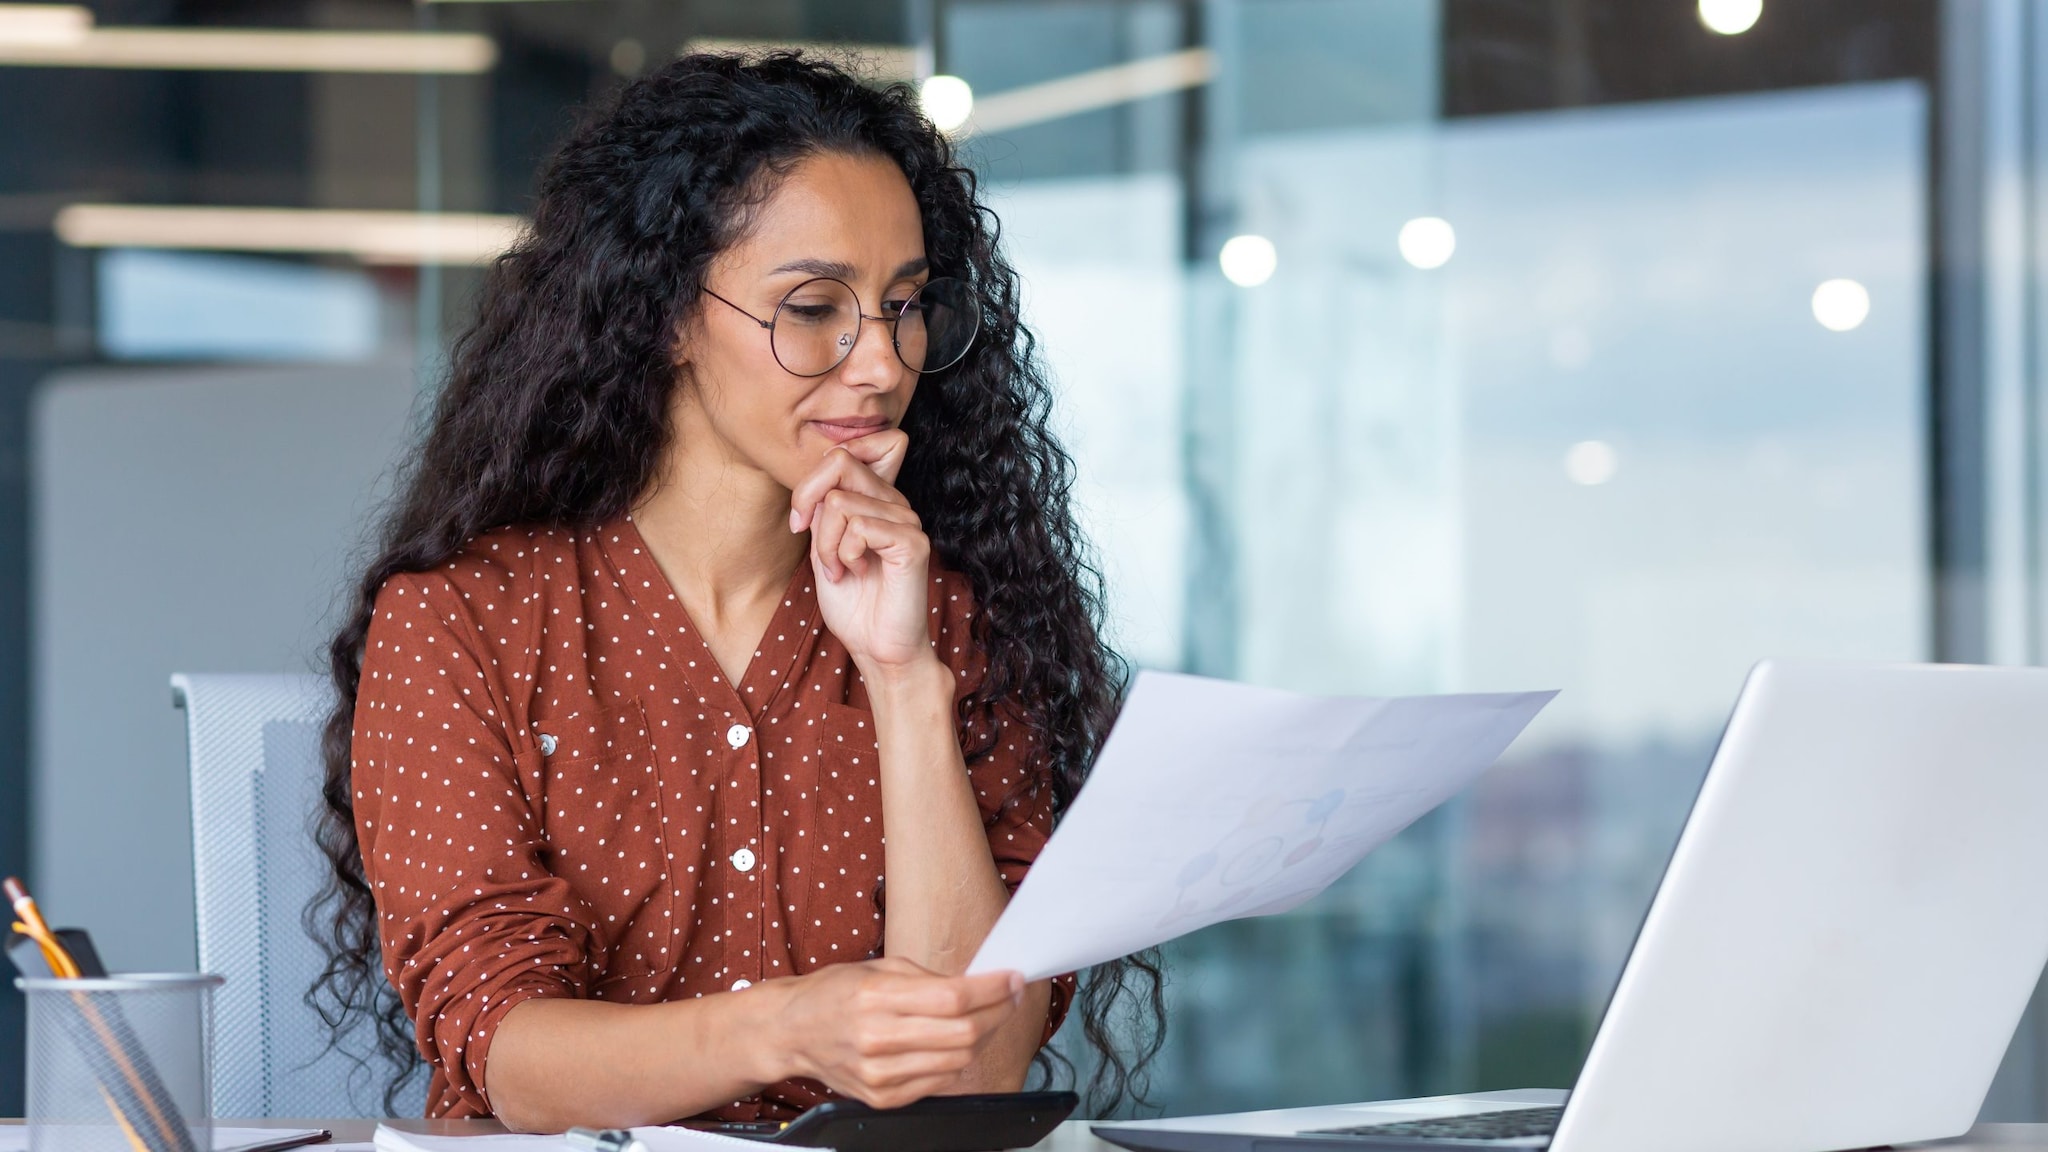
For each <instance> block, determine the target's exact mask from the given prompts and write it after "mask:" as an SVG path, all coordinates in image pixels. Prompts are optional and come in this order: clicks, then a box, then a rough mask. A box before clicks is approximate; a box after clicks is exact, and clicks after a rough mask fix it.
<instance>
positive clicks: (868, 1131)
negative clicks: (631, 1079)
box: [688, 1092, 1081, 1152]
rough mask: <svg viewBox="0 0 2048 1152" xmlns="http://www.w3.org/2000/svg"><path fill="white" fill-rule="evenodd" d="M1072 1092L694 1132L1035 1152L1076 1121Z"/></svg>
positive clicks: (884, 1148) (838, 1111)
mask: <svg viewBox="0 0 2048 1152" xmlns="http://www.w3.org/2000/svg"><path fill="white" fill-rule="evenodd" d="M1080 1103H1081V1098H1080V1097H1079V1096H1076V1095H1075V1094H1074V1093H1072V1092H1004V1093H1000V1094H995V1095H988V1096H927V1097H925V1098H924V1099H922V1100H919V1101H917V1102H916V1103H915V1104H907V1105H905V1106H903V1107H901V1108H870V1107H868V1106H867V1105H865V1104H862V1103H859V1102H857V1101H853V1100H832V1101H828V1102H826V1103H824V1104H820V1105H818V1106H817V1107H816V1108H813V1109H811V1110H810V1111H808V1112H806V1113H804V1114H803V1115H801V1116H799V1117H797V1118H796V1119H794V1120H792V1121H790V1122H789V1123H788V1124H776V1123H772V1122H760V1123H752V1124H747V1123H740V1124H690V1125H688V1127H691V1128H696V1129H698V1130H700V1131H705V1132H716V1133H718V1134H719V1135H722V1136H741V1137H745V1138H747V1139H750V1140H759V1141H761V1142H762V1143H764V1144H782V1145H786V1146H791V1147H799V1148H833V1149H837V1152H1002V1150H1003V1149H1006V1148H1029V1147H1031V1146H1032V1145H1033V1144H1036V1143H1038V1142H1039V1141H1040V1140H1043V1139H1045V1138H1046V1137H1047V1136H1049V1135H1051V1134H1052V1130H1053V1129H1054V1128H1057V1127H1059V1124H1060V1121H1062V1120H1065V1119H1066V1118H1067V1117H1068V1116H1070V1115H1072V1114H1073V1111H1074V1109H1075V1108H1076V1107H1078V1106H1079V1105H1080Z"/></svg>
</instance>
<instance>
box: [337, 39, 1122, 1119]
mask: <svg viewBox="0 0 2048 1152" xmlns="http://www.w3.org/2000/svg"><path fill="white" fill-rule="evenodd" d="M1016 313H1017V288H1016V278H1015V275H1014V273H1012V271H1011V270H1010V269H1009V267H1008V266H1007V265H1006V264H1005V263H1004V262H1003V260H1002V258H1001V257H1000V256H999V255H998V253H997V251H996V243H995V235H994V221H993V218H992V216H990V214H989V213H988V212H987V210H986V209H983V208H982V207H980V206H979V205H978V204H977V203H976V202H975V198H974V187H973V181H972V178H971V176H970V175H969V173H968V172H966V171H965V170H964V169H962V168H959V167H957V166H956V165H955V164H954V162H953V159H952V155H951V152H950V149H949V147H948V146H947V144H946V141H945V140H944V138H943V137H942V136H941V135H940V134H939V133H938V132H936V131H935V130H934V129H933V128H932V126H931V125H930V123H929V122H927V121H926V120H925V119H924V118H923V116H922V115H921V113H920V112H919V111H918V108H917V105H916V101H915V99H914V97H913V96H912V95H911V94H910V92H909V91H908V89H906V88H904V87H902V86H897V87H894V88H890V89H885V90H876V89H871V88H868V87H865V86H863V85H862V84H860V83H858V82H857V81H856V80H854V79H853V78H851V77H849V76H848V75H846V74H845V73H843V72H842V71H840V70H838V69H837V68H835V67H833V66H831V65H828V64H824V63H820V62H817V61H813V60H806V59H803V58H801V57H799V56H796V55H792V54H778V55H774V56H770V57H768V58H766V59H764V60H761V61H759V62H755V63H746V62H743V61H740V60H738V59H735V58H730V57H720V56H692V57H688V58H685V59H682V60H680V61H677V62H676V63H674V64H671V65H669V66H668V67H666V68H664V69H662V70H661V71H659V72H658V73H656V74H654V75H652V76H649V77H647V78H646V79H643V80H641V81H639V82H637V83H634V84H632V85H630V86H628V87H627V88H626V89H625V90H624V91H623V92H622V93H621V94H620V96H619V97H618V98H617V100H616V101H615V103H614V104H613V105H612V106H611V107H610V108H609V109H607V110H606V111H605V112H603V113H602V114H601V115H599V116H597V117H595V118H594V119H592V120H591V121H590V122H589V123H588V124H587V125H585V126H584V127H583V128H582V129H581V130H580V131H579V132H578V133H577V134H576V135H575V136H574V137H573V138H572V139H571V140H570V141H569V142H568V143H567V144H566V145H565V146H564V147H563V148H562V150H561V151H560V153H559V154H558V155H557V156H556V157H555V159H554V160H553V161H552V163H551V164H550V166H549V168H548V170H547V172H546V174H545V176H544V178H543V181H542V185H541V190H540V195H539V199H538V203H537V205H536V211H535V219H534V227H533V231H532V234H531V236H530V237H529V238H528V239H526V240H525V241H524V242H522V243H521V244H520V245H519V246H518V247H517V248H516V249H515V250H514V251H512V252H511V253H510V254H508V255H507V256H505V257H503V258H502V259H501V260H500V261H499V262H498V264H497V266H496V267H495V269H494V270H493V272H492V274H491V277H490V280H489V282H488V284H487V286H486V288H485V290H484V294H483V299H482V304H481V315H480V317H479V319H478V321H477V323H476V325H475V327H474V328H473V329H472V330H471V331H469V332H468V333H467V334H466V335H465V336H464V337H463V338H462V339H461V341H459V343H458V344H457V347H456V351H455V361H454V368H453V372H452V379H451V381H450V383H449V385H448V387H447V389H446V390H445V391H444V392H443V394H442V396H441V398H440V401H439V405H438V408H437V411H436V413H435V417H434V421H433V424H432V427H431V429H430V430H429V432H428V435H427V437H426V442H425V445H424V447H423V450H422V452H421V455H420V458H419V461H418V463H417V465H416V467H415V469H414V471H413V472H412V474H411V475H410V476H409V478H408V481H407V484H406V486H405V488H404V491H403V493H402V494H401V497H400V499H399V500H398V502H397V504H396V506H395V508H394V510H393V512H392V513H391V516H390V519H389V521H388V523H387V524H386V526H385V531H384V533H383V537H382V551H381V554H380V555H379V556H378V557H377V558H376V560H375V561H374V562H373V563H372V564H371V565H370V567H369V570H368V572H367V573H366V575H365V576H364V578H363V580H362V582H361V584H360V585H359V587H358V590H357V593H356V598H355V602H354V606H353V611H352V614H351V616H350V618H349V620H348V622H347V624H346V626H345V627H343V629H342V630H341V632H340V634H339V635H338V636H337V638H336V639H335V641H334V645H333V649H332V655H333V666H334V676H335V681H336V684H337V686H338V688H339V690H340V703H339V706H338V707H337V709H336V711H335V713H334V716H333V717H332V719H331V720H330V722H329V724H328V727H327V733H326V745H325V758H326V765H327V783H326V800H327V811H326V812H325V813H324V815H323V824H322V828H321V842H322V846H323V849H324V850H325V851H326V852H327V854H328V856H329V858H330V859H331V860H332V862H333V865H334V881H333V886H332V890H331V892H330V894H329V900H330V903H331V905H332V912H333V925H334V927H333V931H332V933H331V935H330V938H329V941H328V943H329V945H330V964H329V968H328V972H327V974H326V977H325V978H324V979H323V982H322V985H321V990H322V991H323V993H324V995H325V996H326V997H327V998H328V1001H329V1003H330V1004H331V1005H332V1006H333V1007H334V1008H336V1009H338V1010H339V1013H340V1014H339V1015H337V1016H334V1017H333V1018H334V1019H336V1021H337V1026H338V1027H343V1028H345V1027H346V1026H347V1024H348V1022H349V1019H350V1014H351V1013H352V1012H362V1011H371V1012H374V1013H375V1014H376V1015H377V1017H378V1020H379V1024H380V1032H381V1037H382V1040H383V1043H384V1045H385V1047H386V1049H387V1051H405V1050H406V1046H407V1045H408V1043H409V1042H413V1038H414V1037H416V1043H417V1051H418V1053H419V1054H420V1056H421V1057H423V1058H424V1061H425V1063H426V1065H427V1067H428V1069H429V1070H430V1073H431V1083H430V1087H429V1093H428V1113H429V1115H437V1116H475V1115H496V1116H498V1117H499V1118H501V1119H502V1120H504V1121H505V1122H506V1123H507V1124H508V1125H511V1126H513V1127H515V1128H524V1129H561V1128H563V1127H566V1126H568V1125H571V1124H598V1125H626V1124H637V1123H650V1122H661V1121H666V1120H671V1119H675V1118H678V1117H687V1116H706V1117H715V1118H720V1119H729V1120H736V1119H788V1118H790V1117H792V1116H794V1115H796V1114H797V1113H798V1112H800V1111H801V1110H803V1109H804V1108H806V1107H809V1106H811V1105H813V1104H815V1103H817V1102H819V1101H821V1100H824V1099H827V1098H830V1096H831V1095H833V1094H835V1093H837V1094H843V1095H846V1096H851V1097H856V1098H859V1099H862V1100H865V1101H868V1102H870V1103H873V1104H877V1105H881V1106H893V1105H900V1104H903V1103H906V1102H908V1101H910V1100H914V1099H917V1098H919V1097H922V1096H925V1095H931V1094H938V1093H958V1092H975V1091H1010V1090H1015V1089H1017V1088H1018V1087H1020V1086H1021V1085H1022V1083H1023V1082H1024V1078H1025V1073H1026V1071H1027V1069H1028V1067H1029V1066H1030V1065H1031V1064H1032V1062H1033V1060H1034V1057H1035V1056H1036V1055H1038V1054H1039V1051H1040V1048H1041V1046H1042V1045H1043V1044H1044V1043H1045V1042H1046V1041H1047V1040H1048V1039H1049V1038H1050V1037H1051V1036H1052V1034H1053V1032H1054V1031H1055V1030H1056V1029H1057V1028H1058V1027H1059V1024H1060V1022H1061V1019H1062V1017H1063V1016H1064V1015H1065V1014H1066V1012H1067V1008H1068V1004H1069V1001H1070V999H1071V998H1072V997H1073V995H1074V983H1073V981H1072V980H1071V978H1069V979H1063V980H1060V981H1054V982H1049V983H1039V984H1034V985H1031V986H1028V987H1027V986H1025V985H1024V984H1023V983H1022V981H1021V980H1020V979H1019V978H1018V977H1016V975H1015V974H1013V973H993V974H986V975H977V976H972V977H969V976H964V975H962V973H963V972H964V970H965V968H966V965H967V963H968V961H969V960H970V959H971V958H972V956H973V954H974V951H975V949H976V947H977V946H978V945H979V943H980V941H981V940H982V938H983V937H984V935H985V934H986V933H987V931H988V929H989V927H990V926H991V925H992V924H993V923H994V921H995V918H996V917H997V915H998V914H999V913H1000V912H1001V910H1002V907H1003V904H1004V902H1005V901H1006V900H1007V899H1008V896H1009V893H1010V892H1012V891H1014V890H1015V888H1016V885H1017V884H1018V883H1019V882H1020V881H1021V880H1022V878H1023V875H1024V873H1025V871H1026V869H1027V868H1028V867H1029V865H1030V863H1031V861H1032V859H1033V858H1034V857H1035V856H1036V854H1037V852H1038V849H1039V848H1040V846H1041V845H1043V843H1044V842H1045V839H1046V837H1047V835H1048V834H1049V833H1050V830H1051V826H1052V821H1053V819H1054V818H1055V817H1056V815H1057V814H1058V813H1059V812H1060V811H1061V810H1062V808H1063V807H1064V806H1065V804H1066V803H1067V802H1068V801H1069V800H1070V799H1071V797H1072V796H1073V794H1074V792H1075V789H1076V788H1078V786H1079V784H1080V782H1081V779H1082V776H1083V773H1084V771H1085V768H1086V765H1087V763H1088V761H1089V760H1090V758H1091V757H1092V755H1093V752H1094V750H1095V749H1096V748H1097V746H1098V745H1099V742H1100V740H1101V738H1102V736H1103V735H1104V733H1105V731H1106V729H1107V727H1108V725H1109V723H1110V720H1111V718H1112V716H1113V714H1114V710H1115V706H1116V698H1117V690H1118V680H1117V675H1116V664H1115V661H1114V657H1113V656H1112V655H1111V654H1110V653H1109V652H1108V651H1107V650H1106V649H1105V648H1104V647H1103V645H1102V643H1101V641H1100V639H1099V637H1098V633H1097V630H1096V627H1095V622H1094V621H1095V612H1096V609H1097V599H1096V593H1095V589H1094V586H1093V582H1092V573H1091V572H1090V571H1089V570H1088V569H1087V568H1086V567H1085V565H1084V563H1083V560H1082V556H1081V548H1080V545H1079V542H1078V540H1077V537H1076V533H1075V530H1074V527H1073V524H1072V521H1071V518H1070V516H1069V512H1068V507H1067V499H1066V489H1067V483H1068V463H1067V459H1066V457H1065V456H1064V455H1063V453H1062V452H1061V451H1060V449H1059V447H1058V446H1057V445H1056V444H1055V443H1054V441H1053V440H1052V438H1051V437H1050V435H1049V434H1048V432H1047V430H1046V416H1047V407H1048V399H1047V392H1046V388H1045V385H1044V383H1043V381H1042V379H1041V378H1040V377H1039V375H1038V374H1037V371H1036V369H1035V367H1034V366H1033V365H1032V363H1031V360H1030V348H1031V341H1030V337H1029V335H1028V334H1027V333H1026V332H1025V331H1024V329H1023V328H1022V327H1021V326H1020V325H1019V324H1018V322H1017V315H1016ZM885 830H886V833H887V835H886V837H885V836H884V834H883V833H884V831H885ZM885 910H886V915H884V912H885ZM1141 967H1142V971H1143V974H1144V975H1146V976H1147V977H1149V979H1150V984H1149V991H1150V1007H1151V1009H1152V1011H1153V1014H1154V1016H1155V1018H1156V1014H1157V1007H1158V983H1157V973H1156V970H1154V969H1152V968H1151V967H1150V966H1149V965H1142V966H1141ZM1128 971H1129V969H1128V967H1125V966H1118V967H1114V968H1111V969H1108V970H1099V971H1098V972H1097V973H1095V974H1094V975H1093V978H1091V979H1090V980H1089V981H1088V982H1087V983H1086V986H1085V989H1084V991H1083V992H1082V994H1081V1003H1080V1007H1081V1009H1082V1013H1083V1015H1084V1016H1085V1018H1086V1031H1087V1033H1088V1036H1089V1039H1090V1040H1091V1042H1093V1043H1094V1044H1095V1045H1096V1047H1097V1048H1098V1050H1099V1052H1100V1059H1099V1061H1098V1064H1097V1067H1098V1075H1097V1077H1096V1088H1097V1089H1098V1092H1097V1096H1098V1104H1099V1105H1100V1104H1103V1103H1113V1102H1114V1100H1115V1098H1116V1097H1117V1096H1118V1095H1120V1094H1121V1092H1122V1090H1123V1088H1124V1086H1125V1083H1126V1078H1127V1071H1128V1070H1129V1068H1130V1066H1129V1065H1127V1063H1126V1061H1125V1059H1124V1057H1122V1056H1120V1055H1119V1054H1118V1052H1117V1051H1116V1050H1115V1048H1114V1047H1113V1046H1112V1045H1111V1044H1110V1043H1109V1036H1110V1031H1109V1029H1108V1025H1107V1022H1108V1018H1109V1016H1110V1015H1111V1012H1112V1009H1113V1008H1115V1006H1116V1003H1117V1000H1118V998H1119V995H1120V994H1121V993H1123V991H1124V988H1125V985H1124V979H1123V978H1124V976H1125V974H1126V973H1127V972H1128ZM387 979H388V981H389V985H388V986H387V985H386V984H385V981H386V980H387ZM394 990H395V998H394V996H393V991H394ZM408 1030H410V1033H411V1035H409V1034H408ZM1157 1044H1158V1039H1157V1035H1156V1032H1155V1033H1154V1035H1153V1038H1152V1041H1151V1046H1150V1049H1149V1050H1147V1051H1145V1052H1142V1053H1141V1054H1140V1061H1139V1062H1140V1063H1142V1060H1143V1059H1144V1058H1145V1057H1148V1056H1149V1055H1150V1050H1156V1048H1157Z"/></svg>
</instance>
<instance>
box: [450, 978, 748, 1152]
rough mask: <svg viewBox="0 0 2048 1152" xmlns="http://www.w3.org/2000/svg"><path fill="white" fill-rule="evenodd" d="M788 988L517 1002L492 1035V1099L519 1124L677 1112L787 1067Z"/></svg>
mask: <svg viewBox="0 0 2048 1152" xmlns="http://www.w3.org/2000/svg"><path fill="white" fill-rule="evenodd" d="M779 992H780V989H777V988H776V987H775V986H774V985H773V984H762V985H761V986H759V987H757V988H751V989H748V990H747V991H746V992H745V993H737V994H725V995H716V996H706V997H703V998H701V999H691V1000H677V1001H673V1002H670V1003H665V1004H607V1003H605V1002H603V1001H600V1000H555V999H534V1000H528V1001H526V1002H524V1003H522V1004H518V1005H515V1006H514V1007H513V1008H512V1010H511V1011H509V1012H507V1013H505V1016H504V1018H503V1019H502V1020H500V1021H499V1023H498V1034H497V1036H496V1037H495V1038H494V1039H493V1040H492V1041H491V1049H490V1056H489V1059H488V1061H487V1066H486V1068H485V1080H486V1083H485V1085H484V1088H485V1094H486V1095H487V1096H488V1097H489V1098H490V1104H491V1110H492V1111H493V1112H494V1113H495V1114H496V1115H497V1117H498V1118H499V1119H500V1120H501V1121H503V1122H504V1123H505V1125H506V1126H507V1127H509V1128H511V1129H513V1130H514V1131H524V1132H560V1131H563V1130H565V1129H567V1128H570V1127H572V1126H574V1125H578V1124H581V1125H588V1126H593V1127H612V1128H619V1127H629V1126H632V1125H635V1124H661V1123H666V1122H668V1121H670V1120H675V1119H679V1118H681V1117H684V1116H694V1115H696V1114H697V1113H699V1112H703V1111H705V1110H706V1109H710V1108H714V1107H717V1106H718V1105H720V1104H725V1103H728V1102H730V1101H733V1100H737V1099H739V1098H740V1097H742V1096H746V1095H749V1094H750V1093H753V1092H757V1091H759V1090H760V1089H761V1088H762V1087H763V1086H764V1085H767V1084H772V1083H774V1082H775V1081H777V1080H780V1079H782V1078H783V1077H784V1075H786V1074H787V1072H786V1070H785V1069H784V1068H783V1067H782V1066H781V1061H780V1058H779V1055H778V1049H779V1047H780V1046H779V1045H778V1044H776V1043H775V1042H774V1039H773V1036H772V1033H771V1031H770V1025H772V1022H773V1019H774V1015H775V1012H774V1008H775V1004H774V1001H775V1000H776V999H777V998H778V995H779Z"/></svg>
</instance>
